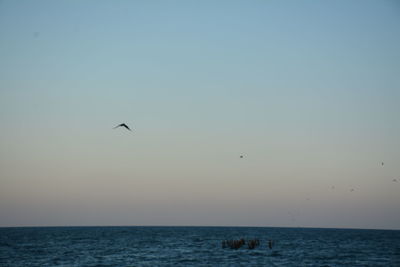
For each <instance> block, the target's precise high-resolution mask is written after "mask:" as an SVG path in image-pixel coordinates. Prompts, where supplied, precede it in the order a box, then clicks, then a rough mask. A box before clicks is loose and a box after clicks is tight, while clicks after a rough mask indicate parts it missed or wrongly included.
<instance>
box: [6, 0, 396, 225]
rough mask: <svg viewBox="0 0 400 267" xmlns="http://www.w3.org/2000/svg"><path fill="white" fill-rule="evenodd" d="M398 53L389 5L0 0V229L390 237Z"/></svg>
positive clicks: (393, 10)
mask: <svg viewBox="0 0 400 267" xmlns="http://www.w3.org/2000/svg"><path fill="white" fill-rule="evenodd" d="M399 47H400V5H399V4H398V3H397V2H396V1H389V0H388V1H371V0H368V1H361V0H359V1H357V0H356V1H334V2H333V1H332V2H322V1H320V2H317V1H301V2H300V1H256V0H255V1H218V2H213V1H168V2H164V1H124V0H121V1H42V0H39V1H24V0H20V1H8V0H3V1H0V59H1V60H0V80H1V82H0V125H1V126H2V130H1V131H0V227H4V226H90V225H93V226H113V225H115V226H118V225H121V226H130V225H132V226H146V225H148V226H153V225H160V226H161V225H166V226H169V225H171V226H172V225H182V226H191V225H193V226H267V227H268V226H271V227H322V228H368V229H400V212H399V208H398V207H399V206H400V162H399V161H400V138H399V136H400V119H399V114H400V104H399V103H400V79H399V74H400V49H399ZM120 123H126V124H127V125H128V126H129V127H130V128H131V129H132V132H130V131H127V130H126V129H123V128H117V129H113V127H115V126H116V125H118V124H120ZM241 155H243V158H240V156H241ZM382 162H383V163H384V165H382ZM394 179H396V181H397V182H396V181H394ZM352 189H354V191H351V190H352Z"/></svg>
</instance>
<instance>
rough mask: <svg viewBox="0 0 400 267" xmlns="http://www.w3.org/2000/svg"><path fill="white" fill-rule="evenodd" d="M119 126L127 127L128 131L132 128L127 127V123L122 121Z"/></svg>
mask: <svg viewBox="0 0 400 267" xmlns="http://www.w3.org/2000/svg"><path fill="white" fill-rule="evenodd" d="M121 126H123V127H125V128H126V129H128V130H129V131H132V130H131V129H130V128H129V127H128V125H126V124H125V123H122V124H121Z"/></svg>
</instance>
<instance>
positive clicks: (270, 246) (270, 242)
mask: <svg viewBox="0 0 400 267" xmlns="http://www.w3.org/2000/svg"><path fill="white" fill-rule="evenodd" d="M273 246H274V240H268V247H269V249H272V247H273Z"/></svg>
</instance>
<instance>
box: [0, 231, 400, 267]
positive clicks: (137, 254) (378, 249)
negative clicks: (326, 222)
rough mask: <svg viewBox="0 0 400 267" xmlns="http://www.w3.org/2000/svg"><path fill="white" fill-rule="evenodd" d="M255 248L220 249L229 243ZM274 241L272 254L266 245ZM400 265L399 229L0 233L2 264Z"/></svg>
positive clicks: (0, 261) (0, 263)
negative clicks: (240, 241) (243, 242)
mask: <svg viewBox="0 0 400 267" xmlns="http://www.w3.org/2000/svg"><path fill="white" fill-rule="evenodd" d="M240 238H244V239H245V240H249V239H254V238H258V239H259V240H260V246H258V247H256V248H255V249H252V250H251V249H248V247H247V245H245V246H243V247H241V248H239V249H237V250H236V249H230V248H222V245H221V242H222V241H223V240H227V239H240ZM270 239H272V240H274V241H275V245H274V247H273V248H272V249H269V247H268V240H270ZM238 265H246V266H400V231H385V230H349V229H311V228H306V229H304V228H268V227H265V228H264V227H261V228H258V227H257V228H254V227H40V228H0V266H1V267H6V266H10V267H11V266H12V267H14V266H15V267H25V266H41V267H43V266H85V267H86V266H118V267H120V266H238Z"/></svg>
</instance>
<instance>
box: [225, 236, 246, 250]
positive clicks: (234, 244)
mask: <svg viewBox="0 0 400 267" xmlns="http://www.w3.org/2000/svg"><path fill="white" fill-rule="evenodd" d="M245 243H246V241H244V239H243V238H242V239H239V240H224V241H222V248H227V247H229V248H231V249H238V248H240V247H241V246H243V245H244V244H245Z"/></svg>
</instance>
